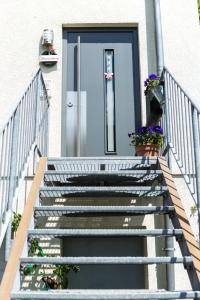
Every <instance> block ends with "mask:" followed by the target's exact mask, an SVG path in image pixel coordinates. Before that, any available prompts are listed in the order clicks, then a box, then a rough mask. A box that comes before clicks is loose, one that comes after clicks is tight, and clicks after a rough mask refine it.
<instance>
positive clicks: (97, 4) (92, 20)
mask: <svg viewBox="0 0 200 300" xmlns="http://www.w3.org/2000/svg"><path fill="white" fill-rule="evenodd" d="M160 2H161V13H162V21H163V40H164V53H165V64H166V66H167V67H168V68H169V70H170V71H171V72H172V74H173V75H174V76H175V78H176V79H177V80H178V82H180V83H181V85H182V86H183V88H184V89H185V91H186V92H188V94H189V95H191V98H192V99H194V101H195V102H196V103H198V101H199V99H200V90H199V79H200V75H199V74H200V51H199V49H200V40H199V37H200V26H199V21H198V12H197V1H196V0H190V1H188V0H176V1H174V0H160ZM152 4H153V1H152V0H123V1H121V0H109V1H108V0H73V1H72V0H59V1H58V2H55V1H52V0H34V1H31V0H2V1H1V10H0V25H1V26H0V36H1V47H0V55H1V60H0V70H1V75H2V76H1V80H0V125H1V124H3V123H4V121H5V120H6V119H7V117H8V115H9V112H10V110H11V108H12V106H13V104H14V103H15V101H16V99H17V97H18V96H19V95H20V94H21V92H22V91H23V89H24V88H25V86H26V84H27V83H28V82H29V80H30V78H31V75H32V73H33V72H34V71H35V70H36V69H37V68H38V66H39V64H38V55H39V54H40V50H39V49H40V39H41V34H42V31H43V29H44V28H51V29H53V30H54V34H55V42H54V47H55V49H56V50H57V52H58V54H59V57H60V60H59V63H58V64H57V67H56V68H51V69H45V68H43V71H44V73H45V77H46V78H47V79H52V98H51V109H50V155H51V156H56V155H60V148H61V147H60V144H61V90H62V26H63V25H65V26H70V25H71V26H109V25H112V26H114V25H118V26H124V25H128V26H133V24H138V26H139V47H140V67H141V94H142V95H143V80H144V79H145V78H146V76H147V74H148V72H153V71H155V70H156V68H155V45H154V34H153V26H154V22H153V16H152V14H153V9H152ZM146 32H147V36H146ZM147 41H148V43H147ZM147 51H148V53H147ZM148 60H149V61H148ZM142 102H143V104H144V97H143V98H142ZM143 106H144V105H143ZM199 106H200V105H199ZM143 115H145V108H144V107H143Z"/></svg>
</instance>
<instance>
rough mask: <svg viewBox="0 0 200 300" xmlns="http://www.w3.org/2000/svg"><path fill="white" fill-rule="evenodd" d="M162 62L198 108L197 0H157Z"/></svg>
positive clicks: (199, 38)
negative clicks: (161, 38)
mask: <svg viewBox="0 0 200 300" xmlns="http://www.w3.org/2000/svg"><path fill="white" fill-rule="evenodd" d="M160 3H161V14H162V29H163V42H164V60H165V65H166V66H167V68H168V69H169V70H170V72H171V73H172V75H174V77H175V79H176V80H177V81H178V82H179V83H180V84H181V86H182V88H183V89H184V90H185V92H187V93H188V95H189V96H190V97H191V99H193V101H194V102H195V103H196V104H197V105H198V107H199V108H200V89H199V83H200V25H199V19H198V9H197V0H190V1H188V0H176V1H174V0H160Z"/></svg>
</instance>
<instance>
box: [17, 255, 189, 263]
mask: <svg viewBox="0 0 200 300" xmlns="http://www.w3.org/2000/svg"><path fill="white" fill-rule="evenodd" d="M20 261H21V264H26V263H32V264H37V265H41V264H53V265H57V264H79V265H80V264H83V265H91V264H132V265H142V264H177V263H179V264H184V265H186V264H189V265H191V264H192V257H191V256H184V257H167V256H161V257H138V256H137V257H130V256H127V257H121V256H120V257H105V256H103V257H94V256H92V257H26V258H24V257H23V258H21V260H20Z"/></svg>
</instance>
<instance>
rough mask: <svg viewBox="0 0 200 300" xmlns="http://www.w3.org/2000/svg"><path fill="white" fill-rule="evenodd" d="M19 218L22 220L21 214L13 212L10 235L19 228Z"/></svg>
mask: <svg viewBox="0 0 200 300" xmlns="http://www.w3.org/2000/svg"><path fill="white" fill-rule="evenodd" d="M21 218H22V215H21V214H18V213H16V212H13V220H12V225H11V231H12V234H14V233H15V232H16V231H17V228H18V227H19V223H20V221H21Z"/></svg>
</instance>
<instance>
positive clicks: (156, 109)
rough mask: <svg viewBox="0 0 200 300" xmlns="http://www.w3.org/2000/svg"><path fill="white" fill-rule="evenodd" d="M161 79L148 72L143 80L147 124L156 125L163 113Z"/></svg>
mask: <svg viewBox="0 0 200 300" xmlns="http://www.w3.org/2000/svg"><path fill="white" fill-rule="evenodd" d="M163 83H164V82H163V81H162V80H160V77H159V76H158V75H156V74H150V75H149V76H148V78H147V79H146V80H145V81H144V86H145V90H144V94H145V96H146V110H147V125H148V126H152V125H158V124H159V121H160V119H161V117H162V114H163V109H162V105H163V104H164V93H163Z"/></svg>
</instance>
